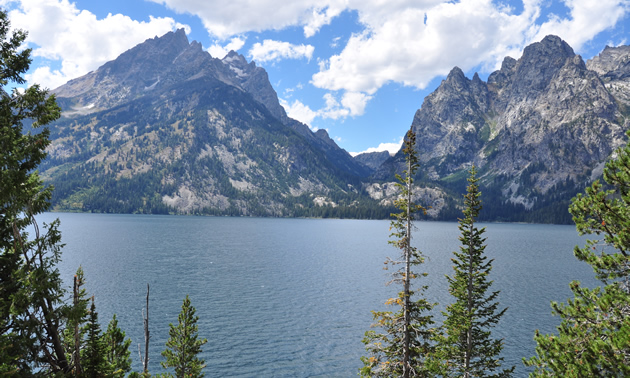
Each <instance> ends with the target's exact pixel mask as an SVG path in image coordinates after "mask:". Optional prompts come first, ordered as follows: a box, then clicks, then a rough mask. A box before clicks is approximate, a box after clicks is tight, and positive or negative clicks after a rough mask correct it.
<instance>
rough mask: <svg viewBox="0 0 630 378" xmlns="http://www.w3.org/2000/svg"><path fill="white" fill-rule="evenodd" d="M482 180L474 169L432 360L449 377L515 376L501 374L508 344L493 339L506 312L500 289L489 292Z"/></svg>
mask: <svg viewBox="0 0 630 378" xmlns="http://www.w3.org/2000/svg"><path fill="white" fill-rule="evenodd" d="M478 181H479V179H478V178H477V170H476V168H475V166H474V165H473V167H472V168H471V169H470V177H469V178H468V182H469V185H468V188H467V194H465V195H464V210H463V214H464V218H463V219H460V220H459V230H460V232H461V236H460V237H459V240H460V241H461V243H462V245H461V247H460V251H459V252H453V254H454V256H455V257H454V258H452V259H451V261H452V262H453V264H454V265H453V269H454V271H455V272H454V274H453V276H450V277H449V276H446V278H447V280H448V282H449V292H450V294H451V295H452V296H453V297H454V299H455V301H454V303H452V304H450V305H449V306H447V308H446V312H443V315H444V317H445V320H444V325H443V327H442V329H441V332H440V333H439V334H438V335H437V336H436V338H435V339H436V342H437V347H436V352H435V355H434V356H433V358H432V359H433V362H434V365H433V366H434V369H435V370H434V373H435V374H436V375H439V376H444V377H464V378H471V377H510V376H511V374H512V372H513V371H514V367H512V368H510V369H504V370H500V368H501V361H502V360H503V358H501V357H499V354H500V353H501V350H502V349H503V342H502V340H496V339H494V340H493V339H492V338H491V331H490V329H491V328H492V327H494V326H495V325H496V324H497V323H498V321H499V319H500V318H501V317H502V316H503V314H504V313H505V311H506V310H507V309H503V310H500V311H498V310H497V309H498V306H499V303H498V302H497V296H498V295H499V292H498V291H494V292H491V293H488V290H489V289H490V287H491V285H492V281H489V280H488V276H489V274H490V271H491V270H492V262H493V260H487V257H486V256H485V255H484V250H485V249H486V246H485V244H484V243H485V241H486V239H485V238H484V237H483V234H484V233H485V227H484V228H481V229H478V228H477V226H476V225H475V220H476V219H477V217H478V216H479V212H480V211H481V208H482V206H481V199H480V197H481V192H480V191H479V187H478V185H477V182H478Z"/></svg>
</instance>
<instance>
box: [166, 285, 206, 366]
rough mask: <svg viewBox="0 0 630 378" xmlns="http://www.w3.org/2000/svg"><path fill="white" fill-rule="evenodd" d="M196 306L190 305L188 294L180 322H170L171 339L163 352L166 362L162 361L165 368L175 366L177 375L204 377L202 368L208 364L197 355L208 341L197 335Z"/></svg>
mask: <svg viewBox="0 0 630 378" xmlns="http://www.w3.org/2000/svg"><path fill="white" fill-rule="evenodd" d="M195 311H196V310H195V308H194V307H193V306H191V305H190V299H189V298H188V295H186V298H185V299H184V303H183V304H182V311H181V312H180V314H179V316H178V321H179V324H178V325H177V326H174V325H173V324H172V323H171V324H169V328H170V329H169V332H168V334H169V336H170V337H169V339H168V341H167V342H166V347H167V349H166V350H164V351H163V352H162V356H163V357H165V358H166V362H162V366H163V367H164V368H169V367H172V368H175V375H176V376H177V377H180V378H181V377H203V376H204V374H203V373H202V371H201V370H202V369H203V368H204V367H205V366H206V365H205V361H204V360H203V359H199V358H198V357H197V355H198V354H199V353H201V346H202V345H204V344H205V343H207V342H208V340H206V339H199V338H198V335H197V331H198V327H197V320H199V317H198V316H195Z"/></svg>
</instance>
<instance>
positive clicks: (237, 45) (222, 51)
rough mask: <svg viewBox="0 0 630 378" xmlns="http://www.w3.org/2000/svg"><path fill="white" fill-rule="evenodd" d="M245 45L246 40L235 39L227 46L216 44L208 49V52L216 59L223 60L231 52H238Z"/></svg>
mask: <svg viewBox="0 0 630 378" xmlns="http://www.w3.org/2000/svg"><path fill="white" fill-rule="evenodd" d="M244 45H245V39H244V38H241V37H234V38H232V39H231V40H230V42H229V43H228V44H226V45H225V46H221V45H219V44H214V45H212V46H210V47H209V48H208V52H209V53H210V55H212V56H213V57H215V58H219V59H223V58H224V57H225V56H226V55H227V54H228V53H229V52H230V51H238V50H240V49H241V48H242V47H243V46H244Z"/></svg>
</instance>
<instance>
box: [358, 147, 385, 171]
mask: <svg viewBox="0 0 630 378" xmlns="http://www.w3.org/2000/svg"><path fill="white" fill-rule="evenodd" d="M389 158H390V155H389V152H388V151H381V152H364V153H362V154H359V155H357V156H355V157H354V160H355V161H358V162H359V163H361V164H363V165H365V166H366V167H368V168H369V169H370V170H371V171H372V172H374V171H375V170H377V169H378V168H379V167H380V166H381V165H382V164H383V163H384V162H385V160H387V159H389Z"/></svg>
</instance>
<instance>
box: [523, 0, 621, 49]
mask: <svg viewBox="0 0 630 378" xmlns="http://www.w3.org/2000/svg"><path fill="white" fill-rule="evenodd" d="M565 5H566V6H567V7H568V8H569V9H570V18H560V17H558V16H555V15H554V16H553V17H550V19H549V20H548V21H546V22H544V23H543V24H542V25H541V26H540V27H539V28H537V33H536V35H535V37H534V38H533V39H534V40H541V39H542V38H544V37H545V36H546V35H549V34H555V35H558V36H560V37H561V38H562V39H564V40H565V41H566V42H567V43H568V44H569V45H571V47H573V48H574V49H575V50H577V51H579V50H580V48H581V47H582V45H584V43H586V42H588V41H590V40H591V39H592V38H593V37H594V36H595V35H597V34H599V33H601V32H603V31H604V30H606V29H609V28H611V27H612V26H614V25H615V24H617V22H619V21H620V20H621V19H622V18H624V17H625V16H626V15H627V14H628V13H629V12H630V3H629V2H628V1H619V0H598V1H592V0H569V1H566V2H565Z"/></svg>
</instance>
